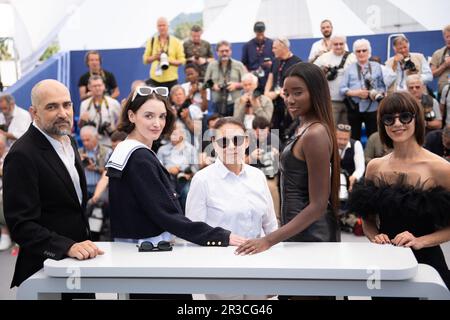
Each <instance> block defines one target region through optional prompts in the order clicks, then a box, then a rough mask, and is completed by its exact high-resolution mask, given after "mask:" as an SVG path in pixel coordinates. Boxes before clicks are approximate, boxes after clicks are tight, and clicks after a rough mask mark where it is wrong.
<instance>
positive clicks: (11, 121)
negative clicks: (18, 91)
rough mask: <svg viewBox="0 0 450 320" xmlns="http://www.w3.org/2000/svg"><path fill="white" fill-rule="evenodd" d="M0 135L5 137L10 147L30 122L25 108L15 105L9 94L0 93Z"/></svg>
mask: <svg viewBox="0 0 450 320" xmlns="http://www.w3.org/2000/svg"><path fill="white" fill-rule="evenodd" d="M0 111H1V113H0V135H2V136H4V137H5V138H6V146H7V147H10V146H11V145H12V144H13V142H14V141H16V140H17V139H19V138H20V137H21V136H22V135H23V134H24V133H25V132H26V131H27V130H28V127H29V126H30V124H31V116H30V113H29V112H28V111H27V110H24V109H22V108H20V107H18V106H16V102H15V100H14V97H13V96H12V95H10V94H7V93H3V94H0Z"/></svg>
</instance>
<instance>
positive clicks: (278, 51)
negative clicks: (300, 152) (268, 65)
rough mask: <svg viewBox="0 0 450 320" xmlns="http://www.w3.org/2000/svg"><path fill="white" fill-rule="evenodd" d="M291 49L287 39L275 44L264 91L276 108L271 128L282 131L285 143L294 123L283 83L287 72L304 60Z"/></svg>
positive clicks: (278, 39) (277, 40)
mask: <svg viewBox="0 0 450 320" xmlns="http://www.w3.org/2000/svg"><path fill="white" fill-rule="evenodd" d="M290 47H291V42H290V41H289V39H287V38H277V39H275V41H274V42H273V54H274V55H275V61H274V62H273V65H272V70H271V71H270V74H269V77H268V79H267V83H266V88H265V89H264V95H265V96H266V97H268V98H269V99H271V100H272V102H273V106H274V110H273V115H272V120H271V128H272V129H279V130H280V136H281V139H282V140H283V141H285V140H287V139H288V137H289V136H290V135H291V134H290V132H286V130H287V129H288V128H289V126H290V124H291V123H292V118H291V116H290V115H289V114H288V112H287V111H286V105H285V104H284V99H283V96H282V91H283V90H282V88H283V83H284V79H285V78H286V71H287V70H288V69H289V68H290V67H291V66H293V65H294V64H297V63H299V62H302V59H300V58H299V57H297V56H296V55H295V54H293V53H292V51H291V49H290Z"/></svg>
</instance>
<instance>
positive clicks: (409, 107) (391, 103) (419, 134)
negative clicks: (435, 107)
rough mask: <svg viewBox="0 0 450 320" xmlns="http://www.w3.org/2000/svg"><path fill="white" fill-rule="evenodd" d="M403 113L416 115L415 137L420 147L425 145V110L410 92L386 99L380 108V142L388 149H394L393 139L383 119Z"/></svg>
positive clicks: (378, 115)
mask: <svg viewBox="0 0 450 320" xmlns="http://www.w3.org/2000/svg"><path fill="white" fill-rule="evenodd" d="M401 112H411V113H413V114H415V117H414V119H415V128H414V136H415V138H416V141H417V143H418V144H419V145H423V143H424V141H425V118H424V115H423V108H422V107H421V106H420V105H419V103H418V102H417V101H416V99H415V98H414V97H413V96H412V95H411V94H410V93H409V92H394V93H392V94H390V95H388V96H387V97H386V98H384V99H383V100H382V101H381V103H380V105H379V106H378V114H377V121H378V132H379V133H380V140H381V142H382V143H383V144H385V145H386V146H387V147H388V148H391V149H392V148H393V147H394V144H393V141H392V139H391V138H390V137H389V136H388V134H387V132H386V128H385V127H384V124H383V122H382V121H381V118H382V117H383V116H384V115H385V114H395V113H401Z"/></svg>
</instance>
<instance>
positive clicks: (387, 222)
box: [349, 92, 450, 288]
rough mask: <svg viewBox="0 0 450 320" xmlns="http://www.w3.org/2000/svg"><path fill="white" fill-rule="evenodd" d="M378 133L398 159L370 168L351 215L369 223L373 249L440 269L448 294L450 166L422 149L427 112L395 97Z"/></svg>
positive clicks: (387, 103) (403, 96)
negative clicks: (406, 250) (406, 253)
mask: <svg viewBox="0 0 450 320" xmlns="http://www.w3.org/2000/svg"><path fill="white" fill-rule="evenodd" d="M378 130H379V133H380V138H381V141H382V142H383V144H385V145H386V146H387V147H388V148H393V151H392V153H390V154H388V155H386V156H384V157H382V158H378V159H373V160H372V161H370V162H369V164H368V166H367V170H366V175H365V181H363V182H360V183H358V184H357V185H355V187H354V188H353V191H352V193H351V194H350V197H349V206H350V210H352V211H353V212H357V213H358V214H360V215H361V216H362V217H363V229H364V233H365V235H366V236H367V238H369V240H370V241H372V242H373V243H378V244H393V245H396V246H403V247H410V248H411V249H412V250H413V253H414V255H415V256H416V258H417V261H418V262H419V263H424V264H429V265H431V266H432V267H434V268H435V269H436V270H437V271H438V272H439V274H440V275H441V277H442V279H443V280H444V282H445V284H446V285H447V287H448V288H450V272H449V270H448V267H447V265H446V263H445V258H444V255H443V253H442V250H441V248H440V246H439V245H440V244H441V243H444V242H447V241H449V240H450V223H449V222H450V163H448V162H447V161H445V160H444V159H442V158H440V157H438V156H437V155H435V154H433V153H431V152H429V151H427V150H425V149H424V148H422V144H423V141H424V133H425V121H424V115H423V110H422V108H421V107H420V106H419V104H418V103H417V102H416V100H415V99H414V98H413V97H412V96H411V95H410V94H409V93H406V92H405V93H394V94H392V95H389V96H388V97H386V98H385V99H384V100H383V102H382V103H381V105H380V107H379V108H378Z"/></svg>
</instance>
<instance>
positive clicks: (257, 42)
mask: <svg viewBox="0 0 450 320" xmlns="http://www.w3.org/2000/svg"><path fill="white" fill-rule="evenodd" d="M253 31H254V32H255V37H254V38H253V39H251V40H250V41H248V42H247V43H245V44H244V46H243V47H242V58H241V61H242V63H243V64H244V66H245V67H246V68H247V70H248V71H249V72H252V73H253V74H254V75H255V76H257V77H258V90H259V91H260V92H263V91H264V88H265V86H266V82H267V78H268V76H269V73H270V70H271V68H272V61H273V60H274V59H275V57H274V55H273V51H272V47H273V41H272V39H269V38H267V37H266V36H265V31H266V25H265V24H264V22H262V21H257V22H256V23H255V25H254V26H253Z"/></svg>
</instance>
